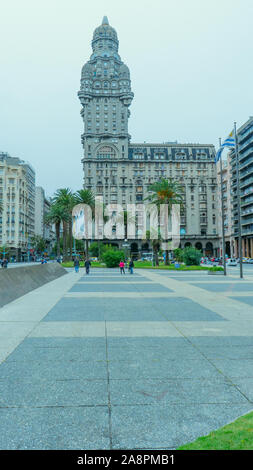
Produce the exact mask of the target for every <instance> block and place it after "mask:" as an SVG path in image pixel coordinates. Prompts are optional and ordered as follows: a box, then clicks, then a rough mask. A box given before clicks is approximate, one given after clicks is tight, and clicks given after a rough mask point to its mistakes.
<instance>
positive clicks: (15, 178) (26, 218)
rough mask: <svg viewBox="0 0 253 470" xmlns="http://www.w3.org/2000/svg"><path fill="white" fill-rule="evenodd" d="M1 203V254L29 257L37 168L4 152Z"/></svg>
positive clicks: (0, 174) (0, 156)
mask: <svg viewBox="0 0 253 470" xmlns="http://www.w3.org/2000/svg"><path fill="white" fill-rule="evenodd" d="M0 204H1V214H0V246H1V247H2V248H1V255H0V256H1V257H2V256H3V255H4V254H5V253H8V256H9V257H12V256H13V257H15V258H16V259H17V260H20V259H28V258H29V252H30V249H31V244H30V242H31V237H32V236H33V235H34V228H35V226H34V223H35V220H34V217H35V171H34V170H33V168H32V166H31V165H30V164H29V163H27V162H24V161H23V160H20V159H19V158H15V157H11V156H10V155H9V154H8V153H5V152H1V153H0ZM3 247H4V248H3Z"/></svg>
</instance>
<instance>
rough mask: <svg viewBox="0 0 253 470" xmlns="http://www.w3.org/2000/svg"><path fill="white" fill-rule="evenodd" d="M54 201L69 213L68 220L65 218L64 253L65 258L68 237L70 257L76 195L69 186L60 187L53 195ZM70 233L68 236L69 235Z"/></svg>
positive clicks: (70, 253)
mask: <svg viewBox="0 0 253 470" xmlns="http://www.w3.org/2000/svg"><path fill="white" fill-rule="evenodd" d="M53 202H54V203H55V204H58V205H60V206H61V207H62V208H64V209H65V210H66V212H67V213H68V214H69V217H68V220H63V253H64V258H67V257H68V255H67V238H68V245H69V246H68V249H69V257H70V258H71V255H72V209H73V207H74V206H75V204H76V199H75V195H74V194H73V193H72V191H71V189H69V188H62V189H58V190H57V191H56V192H55V195H54V197H53ZM67 233H68V237H67Z"/></svg>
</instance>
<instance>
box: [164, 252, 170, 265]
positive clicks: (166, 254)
mask: <svg viewBox="0 0 253 470" xmlns="http://www.w3.org/2000/svg"><path fill="white" fill-rule="evenodd" d="M169 264H170V262H169V250H165V265H166V266H168V265H169Z"/></svg>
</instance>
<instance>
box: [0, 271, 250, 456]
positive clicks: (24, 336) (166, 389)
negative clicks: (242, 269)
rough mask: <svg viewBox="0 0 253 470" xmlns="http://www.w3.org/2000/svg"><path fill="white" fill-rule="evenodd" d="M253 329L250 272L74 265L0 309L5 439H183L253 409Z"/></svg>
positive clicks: (89, 442)
mask: <svg viewBox="0 0 253 470" xmlns="http://www.w3.org/2000/svg"><path fill="white" fill-rule="evenodd" d="M252 274H253V273H252ZM252 337H253V276H252V275H251V274H247V276H246V277H245V279H244V280H239V279H238V277H236V276H235V275H233V274H232V275H230V276H229V278H224V277H223V276H208V275H207V274H206V273H203V272H201V273H200V272H195V273H194V272H193V273H186V272H185V273H183V272H172V273H168V272H165V271H153V270H138V271H136V272H135V274H134V275H129V274H128V273H127V274H126V275H125V276H124V275H120V274H119V272H118V270H106V269H104V270H101V269H96V270H95V269H93V270H92V273H91V275H90V276H86V275H85V274H84V271H82V270H81V271H80V273H79V274H76V273H74V272H73V271H70V272H69V274H68V275H67V276H63V277H62V278H59V279H57V280H55V281H53V282H51V283H49V284H47V285H45V286H43V287H41V288H39V289H36V290H35V291H33V292H31V293H29V294H27V295H25V296H24V297H21V298H19V299H17V300H16V301H14V302H12V303H10V304H8V305H7V306H5V307H3V308H2V309H0V362H1V364H0V449H175V448H177V447H178V446H179V445H182V444H184V443H186V442H190V441H192V440H194V439H195V438H197V437H198V436H201V435H204V434H207V433H209V432H210V431H211V430H214V429H217V428H219V427H220V426H223V425H225V424H227V423H228V422H231V421H233V420H234V419H236V418H237V417H238V416H240V415H242V414H245V413H247V412H249V411H251V410H252V409H253V340H252Z"/></svg>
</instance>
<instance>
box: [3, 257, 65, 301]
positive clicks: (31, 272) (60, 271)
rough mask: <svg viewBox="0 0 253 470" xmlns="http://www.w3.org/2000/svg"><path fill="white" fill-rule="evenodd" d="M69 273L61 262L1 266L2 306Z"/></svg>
mask: <svg viewBox="0 0 253 470" xmlns="http://www.w3.org/2000/svg"><path fill="white" fill-rule="evenodd" d="M64 274H67V272H66V270H65V269H64V268H63V267H62V266H61V265H60V264H59V263H48V264H38V265H35V266H23V267H17V268H9V269H8V268H7V269H6V268H0V307H3V306H4V305H6V304H8V303H9V302H12V300H15V299H17V298H18V297H21V296H22V295H25V294H27V293H28V292H30V291H32V290H34V289H37V288H38V287H41V286H43V285H44V284H46V283H47V282H50V281H53V280H54V279H57V278H58V277H61V276H64Z"/></svg>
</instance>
